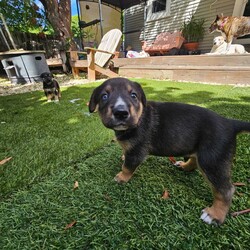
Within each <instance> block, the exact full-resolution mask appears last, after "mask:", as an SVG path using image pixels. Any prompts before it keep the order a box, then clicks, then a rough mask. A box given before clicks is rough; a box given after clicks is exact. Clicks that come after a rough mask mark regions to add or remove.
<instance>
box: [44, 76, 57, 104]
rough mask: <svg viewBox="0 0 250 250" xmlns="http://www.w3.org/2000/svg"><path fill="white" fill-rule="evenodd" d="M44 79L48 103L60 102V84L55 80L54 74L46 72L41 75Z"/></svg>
mask: <svg viewBox="0 0 250 250" xmlns="http://www.w3.org/2000/svg"><path fill="white" fill-rule="evenodd" d="M40 77H41V78H42V79H43V90H44V94H45V96H46V97H47V101H48V102H51V101H52V100H54V101H55V102H59V99H60V98H61V91H60V86H59V83H58V82H57V81H56V80H55V79H54V78H53V76H52V74H51V73H49V72H44V73H42V74H41V75H40Z"/></svg>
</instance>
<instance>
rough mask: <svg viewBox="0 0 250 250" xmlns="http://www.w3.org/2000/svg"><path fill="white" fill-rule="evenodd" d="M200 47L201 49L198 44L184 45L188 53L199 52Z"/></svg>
mask: <svg viewBox="0 0 250 250" xmlns="http://www.w3.org/2000/svg"><path fill="white" fill-rule="evenodd" d="M198 47H199V43H198V42H191V43H184V48H185V49H186V50H188V51H195V50H198Z"/></svg>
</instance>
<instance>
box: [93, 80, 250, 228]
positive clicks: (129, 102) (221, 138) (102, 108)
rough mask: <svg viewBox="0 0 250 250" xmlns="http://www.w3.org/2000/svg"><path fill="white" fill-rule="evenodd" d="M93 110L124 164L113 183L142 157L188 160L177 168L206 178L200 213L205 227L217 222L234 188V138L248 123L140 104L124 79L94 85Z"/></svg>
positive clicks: (192, 109) (189, 108) (142, 99)
mask: <svg viewBox="0 0 250 250" xmlns="http://www.w3.org/2000/svg"><path fill="white" fill-rule="evenodd" d="M96 109H97V110H98V112H99V115H100V117H101V120H102V122H103V124H104V125H105V126H106V127H107V128H110V129H113V130H114V131H115V135H116V138H117V141H118V142H119V144H120V145H121V147H122V149H123V153H124V155H125V161H124V164H123V166H122V171H121V172H120V173H118V174H117V175H116V177H115V180H116V181H117V182H118V183H122V182H127V181H129V179H130V178H131V177H132V175H133V174H134V172H135V170H136V168H137V167H138V166H139V165H140V163H142V161H143V160H144V159H145V158H146V156H147V155H149V154H152V155H156V156H189V157H190V158H189V160H188V161H187V162H180V163H179V165H180V167H181V168H182V169H183V170H186V171H191V170H193V169H195V168H196V167H198V168H199V169H200V171H201V172H202V173H203V175H204V176H205V178H206V179H207V180H208V182H209V184H210V186H211V188H212V192H213V196H214V201H213V205H212V206H211V207H207V208H205V209H204V210H202V216H201V219H202V220H203V221H204V222H206V223H209V224H210V223H212V222H213V221H215V222H217V223H218V224H221V223H223V221H224V220H225V217H226V214H227V212H228V210H229V207H230V204H231V201H232V196H233V193H234V186H233V185H232V183H231V165H232V160H233V156H234V153H235V147H236V135H237V133H239V132H242V131H248V132H250V122H243V121H237V120H232V119H227V118H224V117H222V116H220V115H218V114H216V113H214V112H213V111H210V110H208V109H205V108H201V107H198V106H194V105H187V104H182V103H173V102H152V101H146V96H145V94H144V92H143V90H142V88H141V86H140V85H139V84H138V83H136V82H131V81H129V80H127V79H125V78H113V79H109V80H107V81H105V82H104V83H103V84H102V85H100V86H99V87H97V88H96V89H95V90H94V92H93V94H92V96H91V99H90V102H89V111H90V112H94V111H95V110H96Z"/></svg>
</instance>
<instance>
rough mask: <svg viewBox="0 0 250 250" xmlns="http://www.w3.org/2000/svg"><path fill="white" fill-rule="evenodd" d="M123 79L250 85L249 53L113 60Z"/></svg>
mask: <svg viewBox="0 0 250 250" xmlns="http://www.w3.org/2000/svg"><path fill="white" fill-rule="evenodd" d="M113 62H114V67H115V68H118V72H119V75H120V76H125V77H143V78H155V79H170V80H179V81H193V82H204V83H222V84H244V85H249V86H250V54H244V55H213V56H211V55H188V56H155V57H153V56H152V57H147V58H117V59H113Z"/></svg>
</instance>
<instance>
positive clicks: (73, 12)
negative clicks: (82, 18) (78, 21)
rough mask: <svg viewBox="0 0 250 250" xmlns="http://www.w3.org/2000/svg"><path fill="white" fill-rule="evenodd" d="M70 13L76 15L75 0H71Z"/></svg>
mask: <svg viewBox="0 0 250 250" xmlns="http://www.w3.org/2000/svg"><path fill="white" fill-rule="evenodd" d="M71 14H72V16H74V15H77V8H76V0H71Z"/></svg>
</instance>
